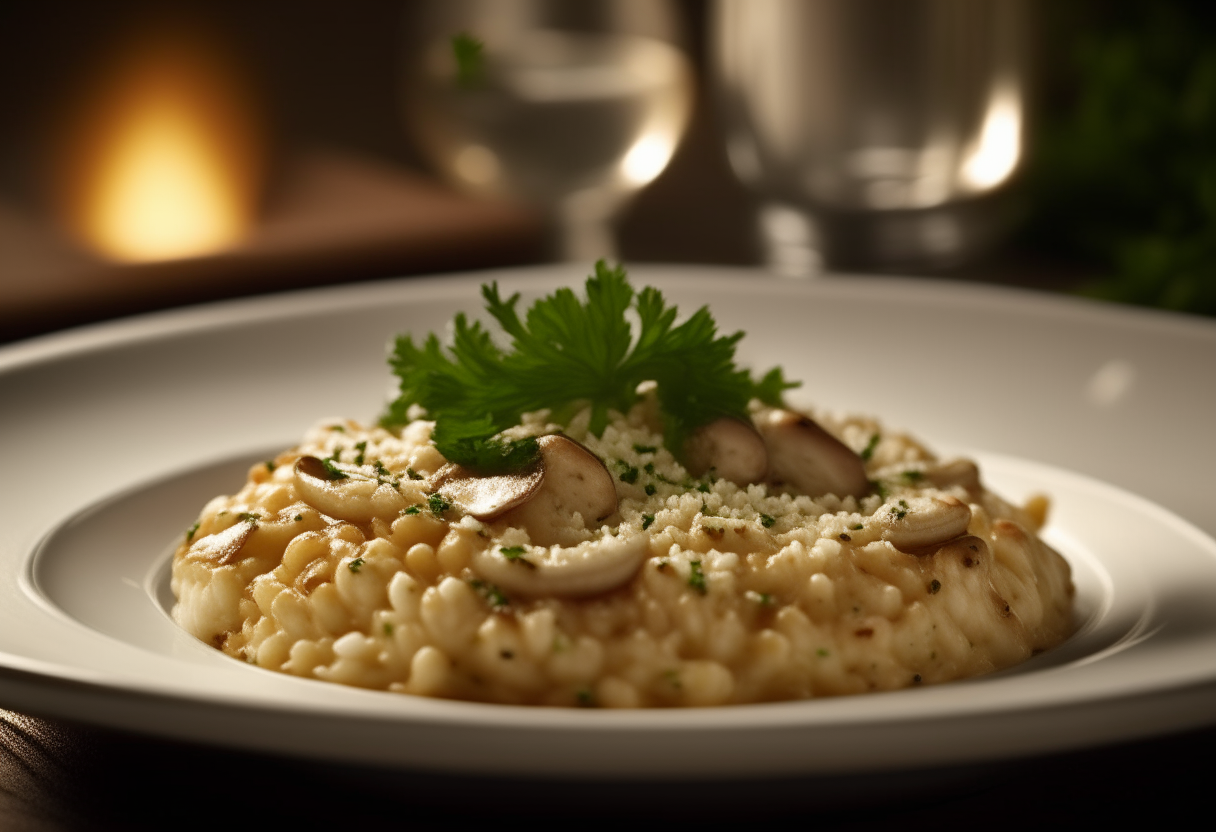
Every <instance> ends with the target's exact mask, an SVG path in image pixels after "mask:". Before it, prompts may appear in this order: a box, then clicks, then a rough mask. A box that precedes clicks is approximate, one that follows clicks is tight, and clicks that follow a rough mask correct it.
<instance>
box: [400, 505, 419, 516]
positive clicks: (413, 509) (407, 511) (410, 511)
mask: <svg viewBox="0 0 1216 832" xmlns="http://www.w3.org/2000/svg"><path fill="white" fill-rule="evenodd" d="M401 513H402V514H421V513H422V506H406V507H405V508H403V509H402V510H401Z"/></svg>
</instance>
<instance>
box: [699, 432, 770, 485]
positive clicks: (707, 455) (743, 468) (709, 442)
mask: <svg viewBox="0 0 1216 832" xmlns="http://www.w3.org/2000/svg"><path fill="white" fill-rule="evenodd" d="M684 464H685V467H686V468H687V469H688V472H689V473H690V474H692V475H693V476H694V477H699V476H701V475H703V474H705V473H707V472H708V471H711V470H712V471H713V472H714V473H716V474H717V475H718V476H719V477H722V478H723V479H725V480H729V481H731V482H733V483H735V484H736V485H748V484H750V483H753V482H760V481H761V480H763V479H764V475H765V474H766V473H767V472H768V450H767V449H766V448H765V445H764V439H763V438H762V437H761V436H760V434H759V433H758V432H757V431H756V429H755V427H753V426H752V425H751V424H750V423H749V422H745V421H743V420H742V419H735V418H733V417H730V416H722V417H721V418H718V419H715V420H714V421H712V422H710V423H709V424H706V425H702V426H701V427H699V428H697V429H696V430H695V431H693V432H692V435H691V436H689V437H688V441H686V442H685V443H684Z"/></svg>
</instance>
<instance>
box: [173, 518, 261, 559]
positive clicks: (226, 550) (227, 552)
mask: <svg viewBox="0 0 1216 832" xmlns="http://www.w3.org/2000/svg"><path fill="white" fill-rule="evenodd" d="M255 528H257V524H256V523H254V522H253V521H252V520H242V521H241V522H239V523H237V524H235V525H232V526H229V527H228V528H226V529H224V530H223V531H222V532H216V533H215V534H209V535H207V536H206V537H204V538H201V539H199V540H196V541H194V544H193V545H192V546H191V547H190V548H189V550H187V552H186V557H188V558H190V559H191V560H202V561H210V562H211V563H214V564H215V565H216V566H227V565H228V564H230V563H232V562H233V561H235V560H237V554H238V553H239V552H240V551H241V548H242V547H243V546H244V545H245V541H246V540H248V539H249V535H251V534H253V530H254V529H255Z"/></svg>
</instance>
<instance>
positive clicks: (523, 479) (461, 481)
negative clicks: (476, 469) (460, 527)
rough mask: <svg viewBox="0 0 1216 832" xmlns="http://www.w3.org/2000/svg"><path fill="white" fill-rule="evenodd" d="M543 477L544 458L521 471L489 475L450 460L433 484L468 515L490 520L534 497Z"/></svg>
mask: <svg viewBox="0 0 1216 832" xmlns="http://www.w3.org/2000/svg"><path fill="white" fill-rule="evenodd" d="M544 476H545V466H544V460H543V458H542V459H541V460H538V461H537V462H536V463H535V464H533V465H531V466H529V467H528V468H526V469H525V470H523V471H520V472H518V473H514V474H494V475H490V476H481V475H478V474H475V473H473V472H472V471H470V470H469V469H467V468H463V467H461V466H459V465H456V464H452V463H449V464H448V465H445V466H443V467H442V468H440V469H439V471H437V472H436V474H435V478H434V479H433V480H432V485H433V486H434V487H435V488H436V490H437V491H438V492H439V493H440V494H442V495H443V496H444V498H445V499H447V501H448V502H450V503H451V504H452V505H454V506H456V507H457V508H459V509H460V510H461V511H463V512H464V513H465V514H471V515H473V516H474V517H476V518H477V519H478V520H484V521H486V522H489V521H491V520H495V519H497V518H498V517H499V516H501V515H503V514H505V513H506V512H508V511H510V510H511V509H513V508H515V507H516V506H519V505H522V504H523V503H525V502H526V501H528V500H529V499H531V498H532V496H533V495H534V494H535V493H536V490H537V489H538V488H540V484H541V480H543V479H544Z"/></svg>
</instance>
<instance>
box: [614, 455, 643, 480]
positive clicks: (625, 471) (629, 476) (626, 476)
mask: <svg viewBox="0 0 1216 832" xmlns="http://www.w3.org/2000/svg"><path fill="white" fill-rule="evenodd" d="M617 464H618V465H620V466H621V469H622V470H621V476H620V479H621V482H624V483H629V484H630V485H633V484H634V483H635V482H637V481H638V473H639V472H638V469H637V468H635V467H633V466H632V465H630V464H629V463H628V462H625V461H624V460H620V459H618V460H617Z"/></svg>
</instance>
